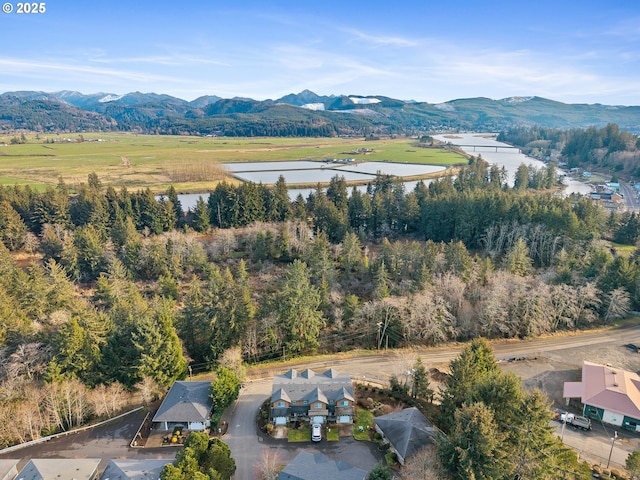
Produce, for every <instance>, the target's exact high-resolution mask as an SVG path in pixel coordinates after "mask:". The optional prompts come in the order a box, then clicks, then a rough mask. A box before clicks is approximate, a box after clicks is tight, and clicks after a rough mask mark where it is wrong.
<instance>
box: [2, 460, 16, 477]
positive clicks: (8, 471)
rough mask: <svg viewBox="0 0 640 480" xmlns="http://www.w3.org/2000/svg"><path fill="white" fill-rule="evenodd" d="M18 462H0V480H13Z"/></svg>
mask: <svg viewBox="0 0 640 480" xmlns="http://www.w3.org/2000/svg"><path fill="white" fill-rule="evenodd" d="M18 463H20V460H0V480H13V479H14V478H15V476H16V474H17V473H18Z"/></svg>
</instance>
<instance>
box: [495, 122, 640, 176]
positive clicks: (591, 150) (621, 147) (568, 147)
mask: <svg viewBox="0 0 640 480" xmlns="http://www.w3.org/2000/svg"><path fill="white" fill-rule="evenodd" d="M498 140H499V141H501V142H508V143H511V144H513V145H517V146H519V147H522V148H523V149H524V151H525V153H529V154H531V153H533V154H535V155H538V156H543V157H550V156H552V155H553V154H554V153H559V154H560V160H562V161H564V162H566V163H567V166H568V167H569V168H574V167H581V168H583V169H585V170H597V171H601V172H607V173H611V174H615V175H625V176H632V177H635V178H640V137H638V136H637V135H634V134H632V133H629V132H626V131H623V130H620V128H619V127H618V125H616V124H613V123H610V124H608V125H607V126H606V127H604V128H596V127H590V128H588V129H570V130H558V129H553V128H543V127H531V128H527V127H517V128H511V129H509V130H507V131H504V132H502V133H500V135H499V136H498Z"/></svg>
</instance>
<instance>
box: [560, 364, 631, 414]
mask: <svg viewBox="0 0 640 480" xmlns="http://www.w3.org/2000/svg"><path fill="white" fill-rule="evenodd" d="M564 396H565V398H574V397H580V400H581V401H582V403H585V404H588V405H592V406H594V407H598V408H602V409H605V410H609V411H611V412H616V413H620V414H622V415H627V416H629V417H632V418H637V419H640V376H638V375H637V374H635V373H633V372H628V371H626V370H622V369H620V368H614V367H611V366H608V365H600V364H598V363H592V362H586V361H585V362H583V363H582V381H581V382H566V383H565V384H564Z"/></svg>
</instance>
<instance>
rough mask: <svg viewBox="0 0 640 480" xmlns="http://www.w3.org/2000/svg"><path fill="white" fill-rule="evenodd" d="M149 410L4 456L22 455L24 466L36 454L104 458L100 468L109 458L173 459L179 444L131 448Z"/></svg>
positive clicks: (19, 456) (7, 457)
mask: <svg viewBox="0 0 640 480" xmlns="http://www.w3.org/2000/svg"><path fill="white" fill-rule="evenodd" d="M145 415H146V412H145V411H143V410H138V411H137V412H134V413H131V414H129V415H126V416H124V417H122V418H120V419H118V420H115V421H113V422H109V423H107V424H105V425H100V426H98V427H95V428H91V429H88V430H84V431H82V432H79V433H73V434H70V435H67V436H64V437H60V438H56V439H53V440H50V441H48V442H46V443H40V444H37V445H33V446H30V447H26V448H22V449H20V450H16V451H14V452H11V453H6V454H4V455H0V458H1V459H20V460H21V461H20V464H19V468H22V467H23V466H24V465H25V464H26V463H27V462H28V461H29V460H30V459H32V458H100V459H102V461H101V462H100V466H99V467H98V470H100V471H102V470H103V469H104V468H105V467H106V466H107V464H108V463H109V460H112V459H114V458H131V459H152V458H157V459H173V458H175V455H176V452H177V451H178V450H177V448H176V447H162V448H131V447H130V446H129V442H131V439H132V438H133V436H134V435H135V434H136V432H137V431H138V428H139V427H140V424H141V423H142V421H143V420H144V417H145Z"/></svg>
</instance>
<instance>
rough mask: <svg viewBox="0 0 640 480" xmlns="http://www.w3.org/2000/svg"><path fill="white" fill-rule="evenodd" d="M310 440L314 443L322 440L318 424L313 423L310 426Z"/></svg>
mask: <svg viewBox="0 0 640 480" xmlns="http://www.w3.org/2000/svg"><path fill="white" fill-rule="evenodd" d="M311 440H313V441H314V442H319V441H320V440H322V427H320V425H319V424H318V423H314V424H313V425H312V426H311Z"/></svg>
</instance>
